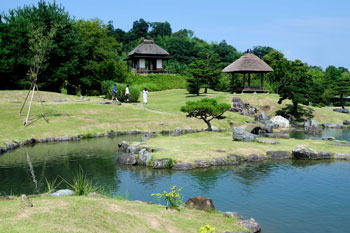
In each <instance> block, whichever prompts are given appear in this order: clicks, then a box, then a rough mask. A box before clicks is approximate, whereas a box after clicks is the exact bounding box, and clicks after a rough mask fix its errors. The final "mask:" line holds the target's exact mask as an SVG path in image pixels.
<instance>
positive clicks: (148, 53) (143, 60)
mask: <svg viewBox="0 0 350 233" xmlns="http://www.w3.org/2000/svg"><path fill="white" fill-rule="evenodd" d="M169 59H170V54H169V53H168V52H167V51H166V50H165V49H163V48H161V47H160V46H158V45H156V44H155V43H154V42H153V40H145V39H142V43H141V44H139V45H138V46H137V47H136V48H134V49H133V50H132V51H131V52H130V53H129V54H128V58H127V59H126V60H130V61H132V70H133V72H135V73H164V72H167V68H166V69H164V68H163V67H164V65H163V61H168V60H169ZM167 67H168V64H167Z"/></svg>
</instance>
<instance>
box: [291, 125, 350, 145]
mask: <svg viewBox="0 0 350 233" xmlns="http://www.w3.org/2000/svg"><path fill="white" fill-rule="evenodd" d="M290 137H291V138H295V139H308V138H311V139H316V140H321V139H322V138H329V137H334V138H335V139H336V140H342V141H348V142H350V129H332V128H325V129H323V130H322V135H310V134H305V133H304V131H303V128H301V129H300V130H297V131H295V132H291V133H290Z"/></svg>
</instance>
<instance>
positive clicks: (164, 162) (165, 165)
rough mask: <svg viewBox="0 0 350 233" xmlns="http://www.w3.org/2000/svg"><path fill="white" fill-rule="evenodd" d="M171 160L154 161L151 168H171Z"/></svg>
mask: <svg viewBox="0 0 350 233" xmlns="http://www.w3.org/2000/svg"><path fill="white" fill-rule="evenodd" d="M171 166H172V164H171V159H168V158H164V159H156V160H154V161H153V168H155V169H158V168H171Z"/></svg>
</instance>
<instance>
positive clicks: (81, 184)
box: [62, 167, 98, 196]
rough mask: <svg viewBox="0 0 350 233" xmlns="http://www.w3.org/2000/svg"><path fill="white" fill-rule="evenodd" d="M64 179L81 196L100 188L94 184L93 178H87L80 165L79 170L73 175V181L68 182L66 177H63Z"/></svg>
mask: <svg viewBox="0 0 350 233" xmlns="http://www.w3.org/2000/svg"><path fill="white" fill-rule="evenodd" d="M62 180H63V181H64V182H65V183H66V184H67V185H68V186H69V187H70V188H72V189H73V191H74V192H75V194H76V195H79V196H81V195H87V194H89V193H92V192H95V191H97V190H98V188H96V187H94V186H93V184H92V182H91V180H89V179H88V178H87V176H86V174H85V173H84V170H83V169H82V168H81V167H79V170H78V172H76V173H75V174H74V175H73V178H72V182H68V181H67V180H65V179H64V178H62Z"/></svg>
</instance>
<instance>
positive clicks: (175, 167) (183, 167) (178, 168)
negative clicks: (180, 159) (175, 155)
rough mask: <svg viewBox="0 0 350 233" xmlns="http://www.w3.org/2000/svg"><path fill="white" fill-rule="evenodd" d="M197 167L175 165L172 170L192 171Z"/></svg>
mask: <svg viewBox="0 0 350 233" xmlns="http://www.w3.org/2000/svg"><path fill="white" fill-rule="evenodd" d="M194 168H195V166H194V165H193V164H192V163H175V164H174V166H173V167H172V169H174V170H191V169H194Z"/></svg>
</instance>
